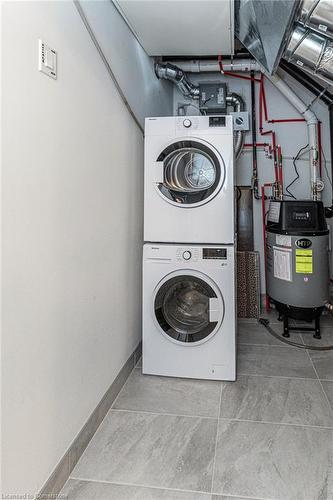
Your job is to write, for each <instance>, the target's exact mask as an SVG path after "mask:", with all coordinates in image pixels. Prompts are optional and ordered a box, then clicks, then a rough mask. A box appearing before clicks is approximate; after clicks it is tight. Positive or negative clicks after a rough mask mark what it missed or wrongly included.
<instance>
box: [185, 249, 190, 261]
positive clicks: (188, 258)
mask: <svg viewBox="0 0 333 500" xmlns="http://www.w3.org/2000/svg"><path fill="white" fill-rule="evenodd" d="M191 257H192V254H191V252H190V251H189V250H185V252H183V259H184V260H190V258H191Z"/></svg>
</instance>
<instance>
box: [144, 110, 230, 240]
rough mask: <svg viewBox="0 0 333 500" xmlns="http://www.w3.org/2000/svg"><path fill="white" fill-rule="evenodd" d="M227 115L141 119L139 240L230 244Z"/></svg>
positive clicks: (228, 135) (228, 130) (228, 120)
mask: <svg viewBox="0 0 333 500" xmlns="http://www.w3.org/2000/svg"><path fill="white" fill-rule="evenodd" d="M233 140H234V139H233V122H232V117H231V116H191V117H189V116H186V117H179V116H176V117H174V116H172V117H163V118H146V122H145V193H144V194H145V196H144V198H145V223H144V240H145V241H152V242H153V241H158V242H162V243H164V242H183V243H225V244H233V243H234V240H235V214H234V146H233Z"/></svg>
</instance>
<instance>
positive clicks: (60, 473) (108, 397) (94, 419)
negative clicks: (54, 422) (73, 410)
mask: <svg viewBox="0 0 333 500" xmlns="http://www.w3.org/2000/svg"><path fill="white" fill-rule="evenodd" d="M141 352H142V344H141V342H140V343H139V344H138V346H137V348H136V349H135V350H134V351H133V353H132V354H131V356H130V357H129V358H128V360H127V361H126V363H125V364H124V366H123V367H122V368H121V370H120V372H119V373H118V375H117V377H116V378H115V380H114V382H113V383H112V384H111V385H110V387H109V389H108V390H107V391H106V393H105V394H104V396H103V397H102V399H101V401H100V402H99V403H98V405H97V406H96V408H95V410H94V411H93V412H92V414H91V415H90V417H89V418H88V420H87V422H86V423H85V425H84V426H83V428H82V429H81V431H80V432H79V434H78V436H77V437H76V438H75V440H74V441H73V443H72V444H71V446H70V447H69V449H68V450H67V452H66V453H65V455H64V456H63V457H62V459H61V460H60V462H59V464H58V465H57V467H56V468H55V469H54V471H53V472H52V474H51V475H50V477H49V478H48V479H47V481H46V482H45V484H44V486H43V487H42V489H41V490H40V492H39V493H38V495H37V498H56V496H57V495H58V493H59V492H60V491H61V489H62V487H63V486H64V484H65V482H66V481H67V479H68V477H69V475H70V473H71V472H72V470H73V469H74V467H75V465H76V464H77V462H78V461H79V459H80V457H81V455H82V453H83V452H84V450H85V449H86V447H87V446H88V444H89V441H90V440H91V438H92V437H93V435H94V434H95V432H96V431H97V429H98V427H99V425H100V424H101V422H102V420H103V419H104V417H105V415H106V414H107V412H108V411H109V409H110V408H111V406H112V403H113V402H114V400H115V399H116V397H117V395H118V393H119V392H120V390H121V388H122V387H123V385H124V384H125V382H126V380H127V378H128V376H129V375H130V373H131V371H132V370H133V368H134V366H135V365H136V364H137V362H138V360H139V359H140V357H141Z"/></svg>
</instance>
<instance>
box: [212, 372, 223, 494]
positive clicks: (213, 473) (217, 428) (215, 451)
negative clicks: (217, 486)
mask: <svg viewBox="0 0 333 500" xmlns="http://www.w3.org/2000/svg"><path fill="white" fill-rule="evenodd" d="M222 392H223V382H221V389H220V398H219V408H218V414H217V427H216V437H215V449H214V458H213V469H212V487H211V490H210V491H211V493H212V494H213V485H214V476H215V465H216V454H217V444H218V440H219V427H220V426H219V421H220V414H221V403H222Z"/></svg>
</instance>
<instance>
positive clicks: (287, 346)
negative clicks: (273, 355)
mask: <svg viewBox="0 0 333 500" xmlns="http://www.w3.org/2000/svg"><path fill="white" fill-rule="evenodd" d="M237 344H238V345H248V346H254V347H280V348H283V349H297V347H296V346H294V345H278V344H253V343H248V342H237Z"/></svg>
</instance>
